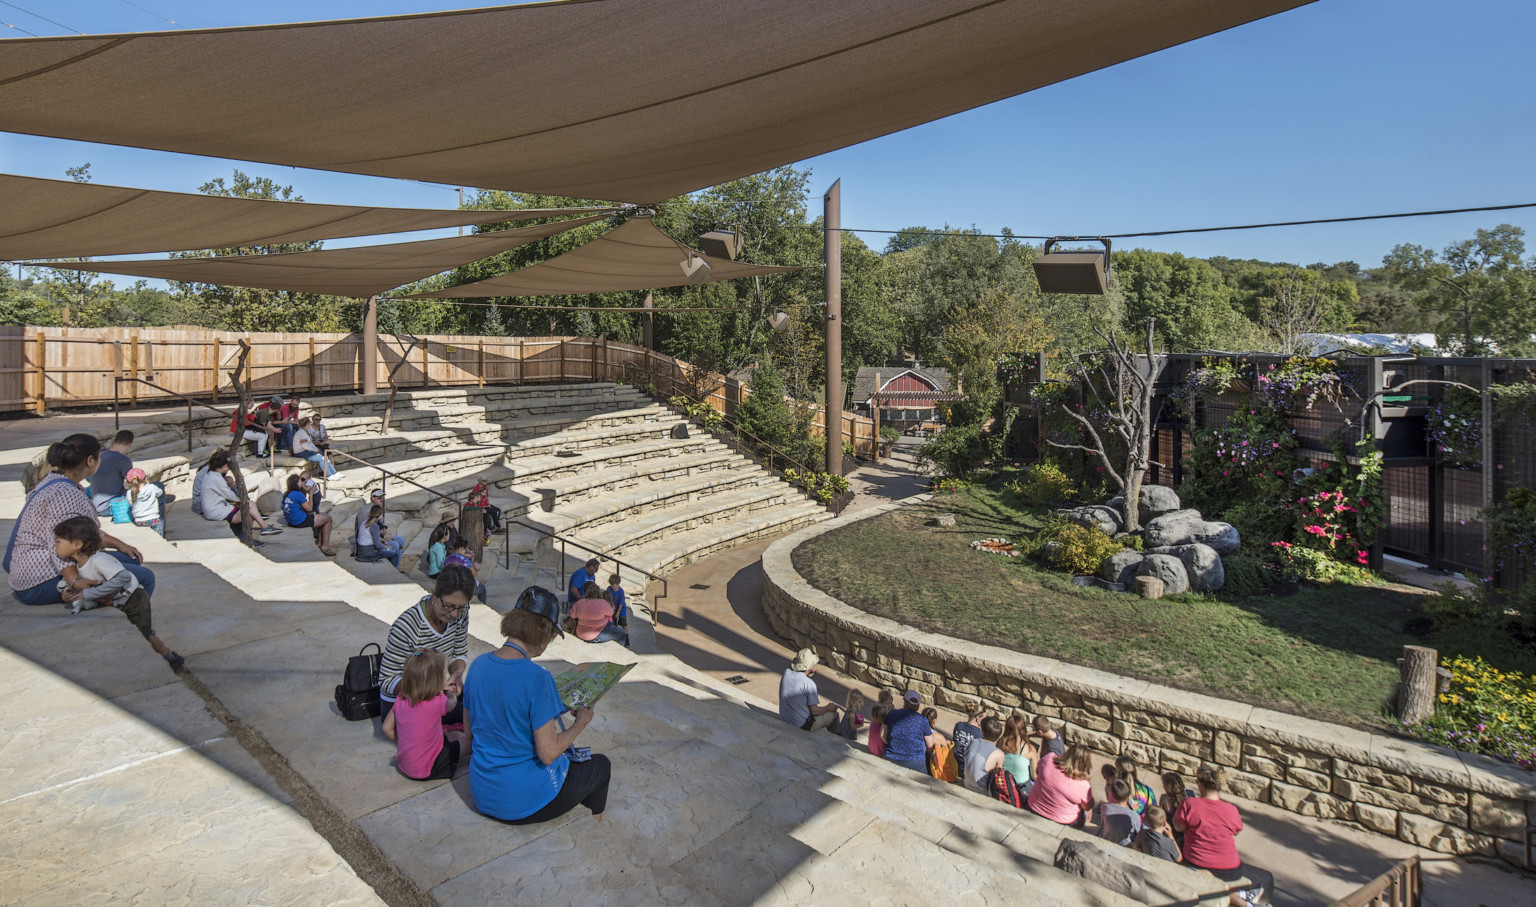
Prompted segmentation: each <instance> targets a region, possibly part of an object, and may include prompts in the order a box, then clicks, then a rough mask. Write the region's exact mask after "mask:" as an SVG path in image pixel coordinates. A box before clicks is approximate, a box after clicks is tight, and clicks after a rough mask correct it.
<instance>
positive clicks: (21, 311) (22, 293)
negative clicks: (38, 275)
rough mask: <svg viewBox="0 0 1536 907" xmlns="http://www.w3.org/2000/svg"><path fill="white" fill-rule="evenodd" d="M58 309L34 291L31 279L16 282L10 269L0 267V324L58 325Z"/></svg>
mask: <svg viewBox="0 0 1536 907" xmlns="http://www.w3.org/2000/svg"><path fill="white" fill-rule="evenodd" d="M59 322H60V318H59V310H58V307H57V306H55V305H53V304H52V303H50V302H49V301H48V300H47V299H45V298H44V297H43V296H42V294H40V293H38V292H37V291H36V288H35V285H34V281H33V280H32V279H31V278H24V279H23V280H20V281H18V280H16V279H14V278H12V277H11V273H10V269H9V268H5V267H0V324H32V325H38V326H43V327H47V326H52V325H56V324H59Z"/></svg>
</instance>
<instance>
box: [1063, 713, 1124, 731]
mask: <svg viewBox="0 0 1536 907" xmlns="http://www.w3.org/2000/svg"><path fill="white" fill-rule="evenodd" d="M1061 717H1062V718H1064V719H1066V720H1067V721H1070V722H1072V723H1073V724H1077V725H1081V726H1083V727H1085V728H1088V729H1089V730H1093V731H1099V732H1101V733H1102V732H1106V731H1110V730H1112V729H1113V728H1114V722H1112V721H1110V720H1109V719H1108V718H1100V717H1099V716H1098V715H1094V714H1092V713H1090V712H1087V711H1084V710H1083V709H1062V710H1061ZM1116 735H1117V736H1124V735H1123V734H1119V733H1118V731H1117V732H1116Z"/></svg>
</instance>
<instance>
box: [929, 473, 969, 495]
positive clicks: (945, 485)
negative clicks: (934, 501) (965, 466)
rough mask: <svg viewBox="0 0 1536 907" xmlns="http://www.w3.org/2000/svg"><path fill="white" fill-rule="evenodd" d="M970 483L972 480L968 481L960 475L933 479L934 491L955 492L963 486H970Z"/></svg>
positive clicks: (942, 492) (936, 492) (941, 492)
mask: <svg viewBox="0 0 1536 907" xmlns="http://www.w3.org/2000/svg"><path fill="white" fill-rule="evenodd" d="M970 484H971V483H970V482H967V481H966V480H965V479H962V478H959V477H958V476H941V477H940V478H937V479H934V480H933V493H934V494H954V493H955V492H957V491H959V490H961V489H962V488H966V487H968V486H969V485H970Z"/></svg>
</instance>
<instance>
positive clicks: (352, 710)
mask: <svg viewBox="0 0 1536 907" xmlns="http://www.w3.org/2000/svg"><path fill="white" fill-rule="evenodd" d="M370 647H371V648H372V649H373V652H372V653H371V654H370V653H369V652H368V649H369V648H370ZM383 658H384V650H383V649H380V648H379V644H378V643H376V642H371V643H369V644H368V645H366V646H363V647H362V648H361V649H359V650H358V653H357V654H356V655H353V656H352V657H351V658H348V659H347V670H346V672H345V673H343V674H342V676H341V683H339V684H337V685H336V708H337V710H339V711H340V712H341V717H343V718H345V719H347V720H348V721H363V720H365V719H368V718H377V717H379V712H380V711H381V709H380V703H379V662H380V661H381V660H383Z"/></svg>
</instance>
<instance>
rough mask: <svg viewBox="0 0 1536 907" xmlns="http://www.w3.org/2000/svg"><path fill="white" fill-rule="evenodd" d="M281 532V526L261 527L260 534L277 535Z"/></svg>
mask: <svg viewBox="0 0 1536 907" xmlns="http://www.w3.org/2000/svg"><path fill="white" fill-rule="evenodd" d="M282 531H283V527H281V526H263V527H261V534H262V535H277V534H278V533H279V532H282Z"/></svg>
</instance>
